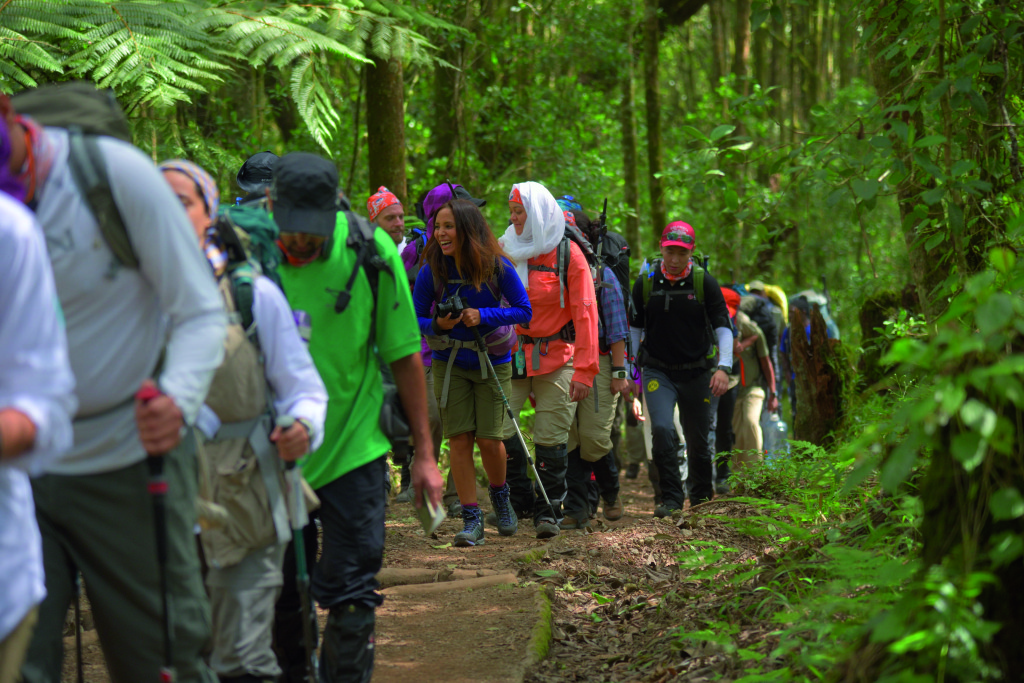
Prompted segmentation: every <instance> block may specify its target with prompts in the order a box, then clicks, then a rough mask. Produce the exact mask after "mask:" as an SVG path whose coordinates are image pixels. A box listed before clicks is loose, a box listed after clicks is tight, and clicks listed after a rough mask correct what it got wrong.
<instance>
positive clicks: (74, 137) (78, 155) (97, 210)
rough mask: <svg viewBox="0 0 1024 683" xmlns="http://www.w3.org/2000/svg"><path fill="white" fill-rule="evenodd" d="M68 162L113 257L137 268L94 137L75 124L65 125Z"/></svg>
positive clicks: (101, 154) (125, 264)
mask: <svg viewBox="0 0 1024 683" xmlns="http://www.w3.org/2000/svg"><path fill="white" fill-rule="evenodd" d="M68 165H69V166H70V167H71V175H72V177H73V178H74V180H75V185H76V186H77V187H78V191H79V192H81V193H82V197H83V198H84V199H85V202H86V204H88V205H89V210H90V211H91V212H92V215H93V217H94V218H95V219H96V224H97V225H98V226H99V229H100V234H102V235H103V239H104V241H105V242H106V243H107V246H109V247H110V250H111V251H112V252H114V256H115V258H117V260H118V261H119V262H120V263H121V264H122V265H124V266H126V267H128V268H138V267H139V257H138V256H137V255H136V253H135V249H134V248H133V247H132V243H131V241H130V240H129V238H128V230H127V228H126V227H125V224H124V219H123V218H122V217H121V210H120V209H119V208H118V206H117V203H116V202H115V201H114V194H113V192H112V191H111V189H110V178H109V176H108V175H107V166H106V163H105V162H104V159H103V153H102V152H101V151H100V146H99V143H98V142H97V141H96V136H94V135H85V134H84V133H83V132H82V129H81V128H79V127H78V126H70V127H69V128H68Z"/></svg>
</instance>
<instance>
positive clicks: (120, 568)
mask: <svg viewBox="0 0 1024 683" xmlns="http://www.w3.org/2000/svg"><path fill="white" fill-rule="evenodd" d="M164 476H165V477H166V479H167V497H166V508H167V554H168V561H167V585H168V593H169V598H168V606H169V612H170V615H171V628H172V640H173V644H174V645H173V649H174V670H175V674H176V675H175V681H176V683H216V681H217V677H216V676H215V675H214V674H213V672H212V671H211V670H210V668H209V667H208V666H207V665H206V664H205V663H204V662H203V659H202V656H201V652H202V650H203V648H204V646H205V645H206V643H207V641H208V640H209V637H210V605H209V602H208V601H207V599H206V592H205V591H204V590H203V581H202V577H201V576H200V572H199V555H198V550H197V547H198V544H197V543H196V537H195V534H194V528H195V524H196V493H197V489H198V482H197V473H196V457H195V445H194V441H193V440H192V439H191V438H186V439H185V440H184V441H183V442H182V444H181V445H180V446H179V447H178V448H177V449H175V450H174V451H172V452H171V453H168V454H167V455H165V456H164ZM148 478H149V471H148V468H147V466H146V463H145V461H143V462H139V463H136V464H134V465H130V466H128V467H124V468H122V469H119V470H114V471H112V472H104V473H102V474H91V475H82V476H65V475H57V474H48V475H46V476H43V477H40V478H38V479H35V480H33V482H32V491H33V494H34V496H35V503H36V518H37V519H38V521H39V530H40V531H41V532H42V536H43V566H44V569H45V571H46V592H47V595H46V599H45V600H43V603H42V605H40V608H39V623H38V625H37V626H36V630H35V633H34V634H33V637H32V644H31V645H30V646H29V651H28V657H27V659H26V661H25V665H24V666H23V667H22V670H21V671H22V675H23V676H24V678H25V683H60V680H61V677H60V672H61V664H62V662H63V656H64V640H63V638H62V632H63V629H64V618H65V616H66V615H67V612H68V607H69V606H70V605H71V601H72V599H73V596H74V586H75V573H76V571H78V572H81V573H82V578H83V579H84V581H85V587H86V591H88V594H89V602H90V604H91V606H92V613H93V617H94V619H95V622H96V631H97V632H98V634H99V638H100V644H101V645H102V647H103V655H104V657H105V658H106V662H107V668H108V670H109V672H110V678H111V680H112V681H113V682H114V683H141V682H144V681H158V680H160V678H159V672H160V668H161V666H162V664H163V658H164V646H163V610H162V608H161V601H160V568H159V565H158V563H157V558H156V531H155V525H154V523H153V501H152V499H151V498H150V496H149V493H148V492H147V488H146V484H147V480H148Z"/></svg>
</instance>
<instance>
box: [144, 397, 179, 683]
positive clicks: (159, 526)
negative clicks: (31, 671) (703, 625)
mask: <svg viewBox="0 0 1024 683" xmlns="http://www.w3.org/2000/svg"><path fill="white" fill-rule="evenodd" d="M157 396H160V391H159V390H158V389H157V388H156V387H154V386H144V387H142V388H141V389H139V391H138V392H137V393H136V394H135V398H137V399H138V400H139V401H141V402H142V403H148V402H149V401H151V400H152V399H154V398H156V397H157ZM164 455H165V454H163V453H150V454H149V457H147V458H146V465H147V466H148V467H149V483H148V484H147V489H148V491H149V496H150V498H151V499H152V501H153V524H154V525H155V528H156V560H157V565H158V567H159V572H160V603H161V609H162V612H163V614H162V617H163V627H164V665H163V666H162V667H161V668H160V683H171V682H172V681H173V680H174V671H173V666H174V652H173V649H172V644H171V613H170V611H169V610H168V607H167V603H168V593H167V479H166V478H165V477H164V457H163V456H164Z"/></svg>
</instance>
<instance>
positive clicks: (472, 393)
mask: <svg viewBox="0 0 1024 683" xmlns="http://www.w3.org/2000/svg"><path fill="white" fill-rule="evenodd" d="M423 256H424V259H423V260H424V264H423V267H422V268H421V269H420V271H419V274H418V275H417V277H416V285H415V288H414V289H413V305H414V306H415V308H416V315H417V317H418V318H419V324H420V330H421V331H422V332H423V334H424V335H426V336H427V341H428V343H429V344H430V347H431V349H432V350H433V352H432V354H431V364H432V367H433V372H434V395H435V396H436V397H437V400H438V404H439V405H440V409H441V425H442V428H443V430H444V436H445V438H447V439H448V443H449V448H450V453H451V470H452V473H453V475H454V479H455V486H456V489H457V490H458V492H459V500H460V502H461V503H462V519H463V522H464V524H465V528H464V529H463V531H461V532H460V533H458V534H456V536H455V545H456V546H460V547H465V546H472V545H482V544H483V542H484V522H483V514H482V513H481V511H480V506H479V505H478V504H477V496H476V470H475V468H474V465H473V444H474V441H475V443H476V445H477V446H479V448H480V457H481V460H482V461H483V466H484V470H485V471H486V472H487V479H488V481H489V483H490V498H491V504H492V505H493V506H494V512H495V514H496V515H497V517H498V531H499V533H500V534H501V535H503V536H511V535H512V534H514V533H515V532H516V530H517V528H518V521H517V519H516V515H515V512H513V511H512V506H511V505H510V504H509V499H508V496H509V493H508V484H506V483H505V448H504V445H503V444H502V436H503V433H504V419H505V411H504V406H503V404H502V401H501V397H500V395H499V393H498V387H497V385H496V382H499V383H500V384H501V387H502V390H503V391H504V392H505V394H506V395H509V394H510V392H511V377H512V365H511V361H512V356H511V353H510V349H511V346H512V343H513V341H514V332H513V330H512V326H513V325H515V324H522V323H527V322H529V320H530V317H531V315H532V313H533V312H532V309H531V308H530V299H529V297H528V296H527V294H526V289H525V288H524V287H523V283H522V282H521V281H520V280H519V276H518V275H517V274H516V270H515V266H514V265H513V263H512V262H511V261H510V260H509V259H508V257H507V256H506V255H505V253H504V251H503V250H502V248H501V246H500V245H499V244H498V241H497V240H496V239H495V237H494V235H493V234H492V233H491V230H490V228H489V227H488V226H487V221H486V220H484V217H483V214H481V213H480V209H479V208H477V206H476V205H475V204H474V203H472V202H470V201H466V200H462V199H455V200H452V201H449V202H448V203H446V204H445V205H444V206H442V207H441V209H440V210H438V212H437V216H436V218H435V219H434V232H433V235H432V237H431V239H430V241H429V243H428V244H427V246H426V248H425V251H424V254H423ZM456 297H458V299H459V300H461V306H460V305H456V306H455V308H456V309H457V311H456V312H452V313H446V314H445V315H443V316H442V315H439V314H438V307H439V305H441V306H444V307H448V306H451V305H452V304H453V303H455V302H456ZM473 327H475V328H476V331H477V332H479V333H480V335H481V336H482V337H483V339H484V340H485V342H486V343H487V348H488V354H487V355H488V357H489V358H490V362H491V365H492V366H493V368H494V374H495V375H497V377H491V376H490V375H491V373H490V371H489V368H488V364H487V361H486V359H485V358H483V354H482V352H481V351H480V348H479V346H478V344H477V341H476V335H475V334H474V331H473V330H472V329H470V328H473Z"/></svg>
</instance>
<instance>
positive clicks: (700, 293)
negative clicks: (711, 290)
mask: <svg viewBox="0 0 1024 683" xmlns="http://www.w3.org/2000/svg"><path fill="white" fill-rule="evenodd" d="M705 272H706V271H705V270H704V269H703V268H702V267H701V266H699V265H697V264H696V263H694V264H693V288H694V290H696V291H695V294H696V295H697V302H698V303H699V304H700V305H701V306H703V305H704V274H705Z"/></svg>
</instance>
